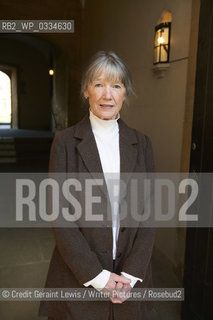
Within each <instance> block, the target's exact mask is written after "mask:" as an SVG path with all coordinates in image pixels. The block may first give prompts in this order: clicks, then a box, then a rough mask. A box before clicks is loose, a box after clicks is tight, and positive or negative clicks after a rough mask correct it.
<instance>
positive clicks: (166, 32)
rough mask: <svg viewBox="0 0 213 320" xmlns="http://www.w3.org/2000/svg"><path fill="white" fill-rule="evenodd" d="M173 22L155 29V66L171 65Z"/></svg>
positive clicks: (162, 24)
mask: <svg viewBox="0 0 213 320" xmlns="http://www.w3.org/2000/svg"><path fill="white" fill-rule="evenodd" d="M170 34H171V22H166V23H161V24H159V25H158V26H156V27H155V46H154V62H153V63H154V64H157V63H169V53H170Z"/></svg>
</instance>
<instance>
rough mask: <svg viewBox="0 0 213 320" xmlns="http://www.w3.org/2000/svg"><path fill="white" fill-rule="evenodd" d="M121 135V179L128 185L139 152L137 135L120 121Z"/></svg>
mask: <svg viewBox="0 0 213 320" xmlns="http://www.w3.org/2000/svg"><path fill="white" fill-rule="evenodd" d="M119 133H120V172H121V179H124V180H125V182H126V183H128V181H129V179H130V177H131V175H132V173H133V172H134V171H135V166H136V161H137V156H138V151H137V148H136V147H135V145H136V144H137V143H138V141H137V138H136V135H135V133H134V131H133V130H132V129H130V128H129V127H128V126H127V125H126V124H125V123H124V122H123V121H122V120H121V119H119Z"/></svg>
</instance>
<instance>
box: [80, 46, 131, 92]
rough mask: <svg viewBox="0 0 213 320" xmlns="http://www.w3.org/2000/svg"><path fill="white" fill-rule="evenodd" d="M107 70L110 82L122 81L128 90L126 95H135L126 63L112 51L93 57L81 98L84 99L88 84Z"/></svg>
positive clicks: (99, 53)
mask: <svg viewBox="0 0 213 320" xmlns="http://www.w3.org/2000/svg"><path fill="white" fill-rule="evenodd" d="M104 69H105V70H106V77H107V79H109V80H113V81H116V82H117V81H121V82H122V83H123V85H124V87H125V89H126V95H127V96H128V95H129V94H132V93H134V91H133V86H132V79H131V74H130V71H129V69H128V68H127V66H126V65H125V63H124V62H123V61H122V60H121V59H120V58H119V57H118V56H117V55H116V54H115V53H114V52H112V51H110V52H106V51H99V52H97V53H96V54H95V55H94V56H93V57H92V60H91V62H90V64H89V65H88V67H87V68H86V71H85V73H84V75H83V77H82V81H81V96H82V98H84V92H85V91H86V90H87V87H88V84H89V83H91V82H93V81H94V80H95V79H97V77H98V76H99V75H100V74H101V73H102V72H103V70H104Z"/></svg>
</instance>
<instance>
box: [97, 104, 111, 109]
mask: <svg viewBox="0 0 213 320" xmlns="http://www.w3.org/2000/svg"><path fill="white" fill-rule="evenodd" d="M100 107H101V108H103V109H111V108H113V104H100Z"/></svg>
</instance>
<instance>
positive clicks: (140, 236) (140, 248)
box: [122, 136, 155, 280]
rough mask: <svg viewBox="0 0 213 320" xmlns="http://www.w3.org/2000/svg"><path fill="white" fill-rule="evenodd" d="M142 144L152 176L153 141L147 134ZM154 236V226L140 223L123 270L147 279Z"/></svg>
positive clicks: (147, 167) (148, 169)
mask: <svg viewBox="0 0 213 320" xmlns="http://www.w3.org/2000/svg"><path fill="white" fill-rule="evenodd" d="M142 145H143V153H144V157H145V164H146V171H147V173H148V175H149V174H150V175H151V176H152V175H153V172H154V160H153V151H152V145H151V141H150V139H149V138H148V137H147V136H144V139H143V142H142ZM151 197H152V195H151ZM154 238H155V229H154V228H153V227H147V226H146V227H143V224H140V225H139V227H138V229H137V232H136V235H135V239H134V243H133V247H132V250H131V252H130V254H129V255H128V256H127V258H126V259H125V261H124V264H123V268H122V271H123V272H126V273H129V274H131V275H133V276H135V277H138V278H141V279H143V280H144V279H145V277H146V271H147V267H148V265H149V262H150V259H151V255H152V249H153V245H154Z"/></svg>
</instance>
